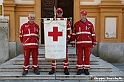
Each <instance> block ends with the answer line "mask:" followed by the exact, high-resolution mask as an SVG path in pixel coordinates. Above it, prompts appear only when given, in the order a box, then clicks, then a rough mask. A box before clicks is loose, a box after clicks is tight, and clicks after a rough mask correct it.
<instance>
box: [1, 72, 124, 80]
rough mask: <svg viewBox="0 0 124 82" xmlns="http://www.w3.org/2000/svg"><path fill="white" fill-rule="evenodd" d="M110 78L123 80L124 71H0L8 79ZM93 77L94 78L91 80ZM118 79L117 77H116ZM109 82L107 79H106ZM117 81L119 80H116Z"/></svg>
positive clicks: (3, 77) (4, 78) (2, 77)
mask: <svg viewBox="0 0 124 82" xmlns="http://www.w3.org/2000/svg"><path fill="white" fill-rule="evenodd" d="M109 78H110V79H111V78H112V79H114V78H118V79H119V81H120V80H121V81H123V78H124V73H123V72H118V71H114V72H90V75H85V74H83V73H82V74H81V75H76V72H70V75H64V73H63V72H56V73H55V74H53V75H48V72H40V75H35V74H34V73H33V72H29V73H28V74H27V75H26V76H22V72H0V79H3V80H7V79H13V80H15V79H18V80H19V79H21V80H26V79H28V80H29V79H32V80H38V79H40V80H45V79H47V80H48V79H49V80H54V79H61V80H69V79H71V80H75V79H78V80H79V79H81V80H89V81H92V80H93V81H95V80H96V81H97V82H99V81H101V79H102V81H104V80H109ZM90 79H92V80H90ZM116 80H117V79H116ZM106 82H107V81H106ZM115 82H117V81H115Z"/></svg>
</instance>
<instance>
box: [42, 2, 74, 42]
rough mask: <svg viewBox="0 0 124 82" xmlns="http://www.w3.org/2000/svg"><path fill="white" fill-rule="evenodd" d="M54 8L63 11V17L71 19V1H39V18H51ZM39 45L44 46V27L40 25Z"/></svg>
mask: <svg viewBox="0 0 124 82" xmlns="http://www.w3.org/2000/svg"><path fill="white" fill-rule="evenodd" d="M54 6H55V7H56V8H57V7H61V8H62V9H63V12H64V14H63V17H64V18H69V17H73V0H41V18H53V17H54ZM41 44H44V27H43V24H42V23H41Z"/></svg>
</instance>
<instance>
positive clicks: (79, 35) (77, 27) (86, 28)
mask: <svg viewBox="0 0 124 82" xmlns="http://www.w3.org/2000/svg"><path fill="white" fill-rule="evenodd" d="M75 42H76V44H83V46H84V47H92V46H95V45H96V35H95V32H94V27H93V24H92V23H91V22H90V21H88V20H86V22H85V23H83V22H82V21H78V22H76V23H75V24H74V28H73V32H72V39H71V43H75Z"/></svg>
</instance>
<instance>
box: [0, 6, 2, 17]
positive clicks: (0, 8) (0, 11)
mask: <svg viewBox="0 0 124 82" xmlns="http://www.w3.org/2000/svg"><path fill="white" fill-rule="evenodd" d="M0 15H2V5H0Z"/></svg>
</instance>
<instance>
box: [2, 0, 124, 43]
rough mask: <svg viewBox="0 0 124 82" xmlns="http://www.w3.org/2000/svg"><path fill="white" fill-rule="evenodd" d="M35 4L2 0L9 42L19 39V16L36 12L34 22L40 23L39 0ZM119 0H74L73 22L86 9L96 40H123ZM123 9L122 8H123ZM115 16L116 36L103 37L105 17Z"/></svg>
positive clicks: (123, 27) (123, 16) (123, 28)
mask: <svg viewBox="0 0 124 82" xmlns="http://www.w3.org/2000/svg"><path fill="white" fill-rule="evenodd" d="M34 2H35V4H15V3H14V0H4V3H3V5H4V15H5V16H9V19H10V42H15V41H19V28H20V25H19V23H20V21H19V20H20V19H19V18H20V17H27V15H28V13H29V12H34V13H35V14H36V20H35V22H36V23H37V24H39V25H40V21H39V20H38V18H40V17H41V8H40V7H41V0H35V1H34ZM123 9H124V5H122V3H121V0H109V1H108V0H101V4H99V5H80V0H74V16H73V18H74V19H73V21H74V23H75V22H76V21H78V20H79V19H80V11H81V10H86V11H87V12H88V17H91V18H95V31H96V35H97V41H98V42H122V41H124V32H123V30H124V24H123V21H124V13H123V12H122V10H123ZM123 11H124V10H123ZM106 17H117V29H116V30H117V32H116V33H117V36H116V38H114V39H113V38H105V18H106Z"/></svg>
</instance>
